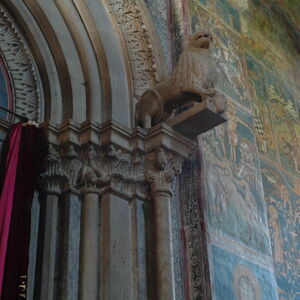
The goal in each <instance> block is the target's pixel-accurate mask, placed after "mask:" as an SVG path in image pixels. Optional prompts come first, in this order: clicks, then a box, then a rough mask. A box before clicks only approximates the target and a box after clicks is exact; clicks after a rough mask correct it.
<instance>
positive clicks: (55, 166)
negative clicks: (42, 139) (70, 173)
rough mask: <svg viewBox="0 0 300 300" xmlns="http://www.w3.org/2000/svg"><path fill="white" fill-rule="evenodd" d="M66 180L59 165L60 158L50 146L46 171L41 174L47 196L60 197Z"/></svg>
mask: <svg viewBox="0 0 300 300" xmlns="http://www.w3.org/2000/svg"><path fill="white" fill-rule="evenodd" d="M67 178H68V177H67V174H66V173H65V171H64V170H63V168H62V165H61V157H60V155H59V153H58V151H57V150H56V149H55V147H54V146H53V145H52V144H50V145H49V151H48V157H47V170H46V172H44V173H42V174H41V179H42V184H43V188H44V189H45V191H46V192H47V194H57V195H60V194H61V192H62V188H63V186H64V184H65V183H66V181H67Z"/></svg>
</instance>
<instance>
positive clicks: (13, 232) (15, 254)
mask: <svg viewBox="0 0 300 300" xmlns="http://www.w3.org/2000/svg"><path fill="white" fill-rule="evenodd" d="M22 125H24V124H22V123H18V124H16V125H15V126H14V127H13V129H12V133H11V136H10V140H9V146H10V147H9V154H8V159H7V170H6V174H5V180H4V185H3V189H2V195H1V198H0V201H1V203H0V207H1V208H2V205H3V207H4V208H5V211H3V212H2V210H1V213H0V218H1V217H3V220H4V221H2V219H0V224H2V223H3V225H5V226H3V228H4V229H5V231H3V232H4V233H5V235H3V252H1V253H0V255H1V257H0V259H1V270H0V271H1V281H0V285H1V286H0V288H2V293H1V294H0V295H1V300H16V299H24V298H25V294H26V275H27V268H28V257H29V240H30V220H31V204H32V198H33V193H34V190H35V188H36V184H37V178H38V175H39V173H40V171H41V166H42V162H43V160H44V158H45V156H46V153H47V149H48V147H47V146H48V145H47V142H46V139H45V136H44V134H43V132H42V130H41V129H40V128H37V127H36V126H33V125H27V126H22ZM13 141H14V142H13ZM12 155H13V156H12ZM2 202H3V204H2ZM5 203H7V205H6V206H5ZM8 230H9V233H8ZM1 243H2V231H1ZM1 250H2V244H1ZM4 250H6V251H4ZM4 264H5V265H4Z"/></svg>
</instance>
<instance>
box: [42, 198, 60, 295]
mask: <svg viewBox="0 0 300 300" xmlns="http://www.w3.org/2000/svg"><path fill="white" fill-rule="evenodd" d="M58 200H59V196H58V195H57V194H51V193H49V194H48V195H47V196H46V209H45V210H46V211H45V231H44V247H43V265H42V286H41V299H45V300H54V290H55V287H54V285H55V280H54V279H55V278H54V277H55V265H56V264H55V260H56V245H57V218H58Z"/></svg>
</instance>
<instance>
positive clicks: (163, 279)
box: [146, 149, 182, 300]
mask: <svg viewBox="0 0 300 300" xmlns="http://www.w3.org/2000/svg"><path fill="white" fill-rule="evenodd" d="M181 164H182V160H181V159H179V158H175V156H174V155H173V154H171V153H167V152H165V151H164V150H163V149H159V150H157V151H155V152H154V153H150V154H149V155H148V164H147V165H146V178H147V180H148V181H149V182H150V184H151V193H152V200H153V205H154V222H155V245H156V269H157V274H156V275H157V279H156V282H157V297H158V299H159V300H164V299H175V282H174V267H173V249H172V224H171V200H172V183H173V180H174V176H176V175H178V174H179V173H180V171H181Z"/></svg>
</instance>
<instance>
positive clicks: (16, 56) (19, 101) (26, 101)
mask: <svg viewBox="0 0 300 300" xmlns="http://www.w3.org/2000/svg"><path fill="white" fill-rule="evenodd" d="M0 55H1V56H3V58H4V61H5V63H6V65H7V68H8V71H9V74H10V76H11V79H12V84H13V92H14V106H15V111H16V112H17V113H19V114H22V115H25V116H26V117H27V118H29V119H31V120H37V121H40V120H41V118H42V110H43V108H42V107H41V93H42V91H41V90H40V88H39V84H38V82H39V77H38V75H37V72H36V70H35V67H34V63H33V59H32V56H31V54H30V51H29V49H28V46H27V45H26V43H25V41H24V39H23V37H22V36H21V34H20V33H19V31H18V30H17V28H16V26H15V25H14V23H13V21H12V19H11V18H10V17H9V15H8V14H7V12H6V11H5V10H4V9H3V8H2V7H1V5H0Z"/></svg>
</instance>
